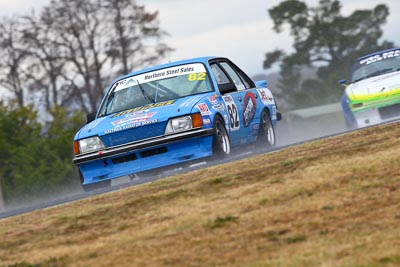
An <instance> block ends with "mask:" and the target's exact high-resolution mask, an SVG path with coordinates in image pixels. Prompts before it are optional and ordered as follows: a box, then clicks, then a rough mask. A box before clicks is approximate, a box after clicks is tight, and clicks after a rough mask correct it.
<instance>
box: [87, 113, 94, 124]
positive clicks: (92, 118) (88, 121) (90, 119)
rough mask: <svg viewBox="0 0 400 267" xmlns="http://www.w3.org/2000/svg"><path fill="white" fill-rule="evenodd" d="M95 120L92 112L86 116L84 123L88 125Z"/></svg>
mask: <svg viewBox="0 0 400 267" xmlns="http://www.w3.org/2000/svg"><path fill="white" fill-rule="evenodd" d="M94 119H96V112H92V113H89V114H87V115H86V123H90V122H92V121H94Z"/></svg>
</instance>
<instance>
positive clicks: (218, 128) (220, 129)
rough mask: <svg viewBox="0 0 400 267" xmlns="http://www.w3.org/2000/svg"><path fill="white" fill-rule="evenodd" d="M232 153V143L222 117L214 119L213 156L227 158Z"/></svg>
mask: <svg viewBox="0 0 400 267" xmlns="http://www.w3.org/2000/svg"><path fill="white" fill-rule="evenodd" d="M230 153H231V142H230V140H229V136H228V132H227V131H226V128H225V125H224V121H223V120H222V119H221V118H220V117H216V118H215V119H214V138H213V155H214V156H217V157H226V156H228V155H229V154H230Z"/></svg>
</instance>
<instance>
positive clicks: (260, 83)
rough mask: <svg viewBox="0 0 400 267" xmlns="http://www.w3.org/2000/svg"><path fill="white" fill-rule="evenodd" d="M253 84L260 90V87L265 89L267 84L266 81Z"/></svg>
mask: <svg viewBox="0 0 400 267" xmlns="http://www.w3.org/2000/svg"><path fill="white" fill-rule="evenodd" d="M255 84H256V86H257V88H260V87H264V88H266V87H267V84H268V82H267V81H266V80H260V81H256V82H255Z"/></svg>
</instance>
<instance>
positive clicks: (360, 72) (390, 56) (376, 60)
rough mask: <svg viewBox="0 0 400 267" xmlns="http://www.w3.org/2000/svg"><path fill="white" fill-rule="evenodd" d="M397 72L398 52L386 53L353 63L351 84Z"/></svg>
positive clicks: (399, 59)
mask: <svg viewBox="0 0 400 267" xmlns="http://www.w3.org/2000/svg"><path fill="white" fill-rule="evenodd" d="M399 70H400V50H392V51H386V52H382V53H379V54H375V55H372V56H370V57H366V58H362V59H361V60H359V61H357V62H355V63H354V64H353V66H352V74H351V82H352V83H354V82H358V81H361V80H364V79H368V78H371V77H375V76H379V75H382V74H385V73H389V72H394V71H399Z"/></svg>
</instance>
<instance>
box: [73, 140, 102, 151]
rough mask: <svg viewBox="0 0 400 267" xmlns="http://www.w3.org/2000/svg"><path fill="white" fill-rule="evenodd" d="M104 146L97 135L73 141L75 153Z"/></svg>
mask: <svg viewBox="0 0 400 267" xmlns="http://www.w3.org/2000/svg"><path fill="white" fill-rule="evenodd" d="M104 147H105V146H104V144H103V142H102V141H101V140H100V138H99V137H98V136H94V137H89V138H86V139H82V140H79V141H75V142H74V152H75V155H77V154H81V153H87V152H91V151H95V150H99V149H102V148H104Z"/></svg>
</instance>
